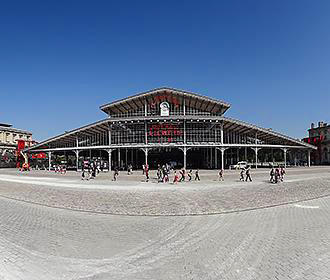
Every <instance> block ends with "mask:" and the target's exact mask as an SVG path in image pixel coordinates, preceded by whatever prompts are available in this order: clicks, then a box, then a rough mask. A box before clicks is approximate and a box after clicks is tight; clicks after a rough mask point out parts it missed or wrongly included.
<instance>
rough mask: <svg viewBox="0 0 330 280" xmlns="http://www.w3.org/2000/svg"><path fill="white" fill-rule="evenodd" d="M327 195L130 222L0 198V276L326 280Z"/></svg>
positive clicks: (13, 279)
mask: <svg viewBox="0 0 330 280" xmlns="http://www.w3.org/2000/svg"><path fill="white" fill-rule="evenodd" d="M329 218H330V198H322V199H316V200H313V201H309V202H302V203H299V204H291V205H285V206H279V207H275V208H268V209H260V210H256V211H247V212H241V213H235V214H234V213H232V214H226V215H211V216H208V215H206V216H184V217H182V216H181V217H128V216H113V215H99V214H92V213H82V212H75V211H68V210H61V209H54V208H49V207H42V206H38V205H33V204H30V203H24V202H18V201H14V200H11V199H5V198H0V224H1V227H0V259H1V262H0V279H6V280H17V279H24V280H30V279H31V280H35V279H38V280H44V279H45V280H53V279H54V280H55V279H56V280H61V279H71V280H78V279H80V280H82V279H84V280H87V279H89V280H92V279H93V280H109V279H116V280H121V279H123V280H130V279H132V280H140V279H141V280H142V279H159V280H162V279H164V280H165V279H166V280H167V279H175V280H177V279H179V280H181V279H182V280H183V279H184V280H186V279H189V280H190V279H198V280H199V279H201V280H204V279H205V280H211V279H216V280H218V279H224V280H236V279H242V280H248V279H249V280H254V279H255V280H257V279H258V280H259V279H262V280H268V279H269V280H273V279H281V280H282V279H283V280H284V279H285V280H286V279H287V280H291V279H300V280H326V279H330V276H329V275H330V224H329Z"/></svg>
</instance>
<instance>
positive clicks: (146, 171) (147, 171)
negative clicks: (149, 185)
mask: <svg viewBox="0 0 330 280" xmlns="http://www.w3.org/2000/svg"><path fill="white" fill-rule="evenodd" d="M144 173H145V174H146V182H149V167H148V165H147V164H146V166H145V171H144Z"/></svg>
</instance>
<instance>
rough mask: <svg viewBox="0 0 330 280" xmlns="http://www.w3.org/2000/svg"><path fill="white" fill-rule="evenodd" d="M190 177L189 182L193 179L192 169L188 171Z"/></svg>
mask: <svg viewBox="0 0 330 280" xmlns="http://www.w3.org/2000/svg"><path fill="white" fill-rule="evenodd" d="M187 175H188V177H189V182H190V181H191V179H192V170H191V169H190V171H189V172H188V174H187Z"/></svg>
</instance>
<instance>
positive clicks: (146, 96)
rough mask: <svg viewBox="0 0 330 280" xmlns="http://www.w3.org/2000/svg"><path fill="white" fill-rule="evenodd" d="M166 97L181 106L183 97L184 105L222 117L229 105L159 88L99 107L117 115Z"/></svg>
mask: <svg viewBox="0 0 330 280" xmlns="http://www.w3.org/2000/svg"><path fill="white" fill-rule="evenodd" d="M164 95H165V96H168V98H170V99H172V100H173V99H175V100H176V101H177V102H178V103H180V104H182V103H183V102H184V101H183V100H184V99H183V97H185V98H187V97H188V99H187V101H186V105H187V106H191V107H198V108H200V109H201V110H206V111H210V112H214V113H215V112H219V114H220V115H223V114H224V113H225V112H226V111H227V110H228V109H229V108H230V104H229V103H227V102H224V101H221V100H217V99H213V98H210V97H207V96H203V95H200V94H197V93H193V92H189V91H185V90H181V89H175V88H170V87H160V88H156V89H152V90H149V91H146V92H141V93H138V94H135V95H132V96H130V97H127V98H124V99H120V100H117V101H113V102H111V103H108V104H105V105H102V106H100V109H101V110H102V111H104V112H105V113H107V114H109V115H110V116H111V115H112V114H118V113H123V112H126V111H129V110H136V109H138V108H141V107H143V106H144V105H145V103H146V102H148V103H152V102H153V100H154V99H155V98H156V99H157V96H158V97H159V96H161V97H163V96H164Z"/></svg>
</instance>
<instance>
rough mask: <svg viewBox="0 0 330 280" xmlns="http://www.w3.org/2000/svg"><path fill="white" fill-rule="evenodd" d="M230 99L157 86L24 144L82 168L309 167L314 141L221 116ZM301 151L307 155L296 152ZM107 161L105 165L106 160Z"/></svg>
mask: <svg viewBox="0 0 330 280" xmlns="http://www.w3.org/2000/svg"><path fill="white" fill-rule="evenodd" d="M229 108H230V104H228V103H226V102H224V101H220V100H216V99H213V98H210V97H206V96H203V95H200V94H196V93H192V92H188V91H185V90H178V89H173V88H167V87H163V88H157V89H153V90H150V91H147V92H142V93H139V94H136V95H133V96H131V97H128V98H125V99H121V100H118V101H114V102H111V103H109V104H105V105H102V106H100V109H101V110H102V111H103V112H104V113H105V114H106V115H107V117H106V118H105V119H103V120H101V121H98V122H95V123H92V124H89V125H86V126H84V127H80V128H78V129H74V130H71V131H68V132H65V133H63V134H61V135H58V136H55V137H52V138H50V139H47V140H45V141H42V142H40V143H38V144H37V145H34V146H33V147H30V148H28V149H26V152H28V153H29V154H34V153H46V154H48V159H49V162H48V164H49V166H52V161H54V160H56V157H57V156H61V157H63V156H65V157H66V159H68V158H71V159H72V160H71V161H70V160H69V161H68V160H66V162H71V165H72V167H73V168H77V169H80V168H81V165H82V162H84V161H86V160H100V161H102V162H103V163H104V165H106V166H107V169H108V170H111V168H119V169H125V168H126V167H127V166H128V165H132V166H133V168H141V167H142V165H144V164H148V165H149V166H150V167H151V168H156V167H157V166H158V165H163V164H166V163H167V164H170V165H172V166H174V167H175V168H185V169H190V168H191V169H192V168H201V169H202V168H205V169H215V168H224V169H225V168H230V167H231V166H233V165H235V164H237V163H238V162H240V161H246V162H248V163H249V164H251V166H252V167H256V168H257V167H261V166H263V165H266V166H267V165H269V164H271V163H272V164H274V163H281V164H283V165H285V166H286V165H288V164H294V165H297V164H299V162H298V161H299V160H298V158H299V159H300V160H301V158H303V159H305V165H310V151H312V150H313V149H315V147H314V146H312V145H309V144H307V143H304V142H302V141H300V140H298V139H294V138H292V137H289V136H286V135H283V134H281V133H278V132H275V131H273V130H272V129H265V128H261V127H258V126H256V125H252V124H249V123H246V122H243V121H239V120H235V119H232V118H228V117H225V116H224V115H225V113H226V111H227V110H228V109H229ZM301 154H303V155H305V156H304V157H301ZM109 163H110V164H109Z"/></svg>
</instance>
